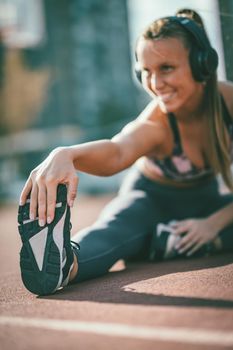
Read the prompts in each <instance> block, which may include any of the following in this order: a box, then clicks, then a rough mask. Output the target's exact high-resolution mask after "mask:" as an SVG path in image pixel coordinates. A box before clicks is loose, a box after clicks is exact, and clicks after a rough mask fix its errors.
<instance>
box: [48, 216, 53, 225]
mask: <svg viewBox="0 0 233 350" xmlns="http://www.w3.org/2000/svg"><path fill="white" fill-rule="evenodd" d="M51 222H52V219H51V217H50V216H48V217H47V223H48V224H51Z"/></svg>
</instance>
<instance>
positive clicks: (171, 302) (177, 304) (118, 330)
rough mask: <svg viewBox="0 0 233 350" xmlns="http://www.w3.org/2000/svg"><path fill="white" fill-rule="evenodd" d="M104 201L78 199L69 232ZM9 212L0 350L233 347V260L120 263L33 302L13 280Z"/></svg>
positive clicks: (1, 262) (3, 221)
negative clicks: (96, 277)
mask: <svg viewBox="0 0 233 350" xmlns="http://www.w3.org/2000/svg"><path fill="white" fill-rule="evenodd" d="M109 200H110V197H109V196H104V197H96V198H90V197H89V198H88V197H83V198H80V200H79V202H78V204H76V206H75V207H74V209H73V210H72V217H73V232H75V230H76V229H78V228H81V227H83V226H85V225H88V224H90V223H91V222H92V221H93V220H94V219H95V218H96V216H97V213H98V212H99V211H100V209H101V208H102V207H103V205H104V204H105V203H106V202H107V201H109ZM16 211H17V208H16V207H15V206H8V207H4V208H1V209H0V227H1V235H0V249H1V254H0V269H1V274H0V276H1V282H0V288H1V291H0V300H1V304H0V348H1V350H12V349H13V350H18V349H20V350H26V349H33V350H34V349H35V350H37V349H38V350H39V349H40V350H41V349H45V348H46V349H56V350H60V349H69V350H72V349H76V350H82V349H85V350H89V349H90V350H105V349H106V350H108V349H111V350H115V349H125V350H131V349H132V350H139V349H140V350H147V349H148V350H149V349H151V350H152V349H153V350H154V349H158V350H170V349H171V350H173V349H174V350H176V349H181V350H183V349H185V350H189V349H190V350H194V349H197V350H200V349H203V350H207V349H208V350H210V349H211V350H216V349H233V255H230V254H228V255H219V256H216V257H211V258H203V259H192V260H188V261H187V260H186V261H184V260H179V261H170V262H164V263H159V264H152V263H134V264H133V263H131V264H127V266H125V264H124V262H122V261H120V262H118V263H117V264H116V265H115V266H114V267H113V269H112V271H111V272H110V273H109V275H108V276H104V277H102V278H99V279H95V280H92V281H87V282H84V283H81V284H79V285H75V286H72V287H69V288H67V289H66V290H63V291H59V292H58V293H57V294H55V295H53V296H49V297H37V296H35V295H32V294H30V293H29V292H27V291H26V290H25V288H24V287H23V285H22V283H21V280H20V271H19V267H18V252H19V248H20V239H19V237H18V234H17V224H16ZM76 213H77V217H76V216H75V215H76ZM79 218H81V219H82V223H80V222H79V221H80V220H79Z"/></svg>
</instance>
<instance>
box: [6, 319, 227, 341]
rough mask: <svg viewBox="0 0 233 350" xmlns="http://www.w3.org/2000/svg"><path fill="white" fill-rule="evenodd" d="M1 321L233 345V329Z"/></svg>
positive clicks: (143, 337) (146, 338)
mask: <svg viewBox="0 0 233 350" xmlns="http://www.w3.org/2000/svg"><path fill="white" fill-rule="evenodd" d="M0 325H2V326H17V327H25V328H28V327H31V328H43V329H50V330H55V331H68V332H84V333H93V334H101V335H104V336H112V337H120V338H121V337H127V338H139V339H145V340H157V341H169V342H171V341H175V342H179V343H192V344H207V345H213V346H214V345H216V346H219V345H222V346H231V347H232V346H233V331H218V330H201V329H192V328H180V327H177V328H171V327H144V326H130V325H123V324H119V323H103V322H81V321H71V320H64V321H62V320H56V319H46V318H45V319H43V318H23V317H5V316H0Z"/></svg>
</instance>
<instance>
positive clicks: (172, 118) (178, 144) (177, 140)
mask: <svg viewBox="0 0 233 350" xmlns="http://www.w3.org/2000/svg"><path fill="white" fill-rule="evenodd" d="M168 120H169V124H170V127H171V129H172V132H173V136H174V140H175V145H176V147H177V148H178V150H179V152H181V151H182V147H181V141H180V133H179V129H178V125H177V122H176V117H175V116H174V114H173V113H169V114H168Z"/></svg>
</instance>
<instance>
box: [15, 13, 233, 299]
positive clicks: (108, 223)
mask: <svg viewBox="0 0 233 350" xmlns="http://www.w3.org/2000/svg"><path fill="white" fill-rule="evenodd" d="M136 57H137V65H136V74H137V77H138V79H139V80H140V82H141V83H142V86H143V88H144V89H145V90H146V91H147V92H148V93H149V94H150V96H151V97H152V101H151V103H149V105H148V106H147V107H146V108H145V109H144V110H143V111H142V113H141V114H140V115H139V116H138V117H137V118H136V119H135V120H134V121H133V122H131V123H130V124H128V125H126V127H125V128H124V129H123V130H122V131H121V132H119V134H117V135H115V136H114V137H113V138H112V139H111V140H98V141H94V142H88V143H84V144H80V145H75V146H72V147H62V148H56V149H55V150H54V151H52V152H51V154H50V155H49V156H48V157H47V158H46V159H45V160H44V161H43V162H42V163H41V164H40V165H38V167H37V168H36V169H34V170H33V171H32V172H31V174H30V176H29V178H28V180H27V182H26V184H25V187H24V189H23V191H22V194H21V199H20V202H21V203H20V207H19V232H20V234H21V237H22V242H23V246H22V249H21V252H20V266H21V273H22V279H23V282H24V284H25V286H26V288H27V289H28V290H30V291H31V292H33V293H35V294H40V295H43V294H50V293H54V292H55V291H56V290H57V289H59V288H61V287H63V286H65V285H67V284H68V283H78V282H80V281H83V280H86V279H90V278H95V277H98V276H101V275H103V274H105V273H107V272H108V270H109V269H110V267H111V266H112V265H113V264H114V263H115V262H116V261H117V260H118V259H130V258H135V257H137V258H142V259H150V260H156V259H159V258H164V257H176V256H184V257H186V256H195V255H203V254H210V253H212V252H215V251H217V250H223V251H227V250H229V251H232V250H233V195H232V193H231V192H232V189H233V183H232V176H231V171H230V166H231V162H232V160H233V152H232V151H233V144H232V143H233V84H232V83H230V82H221V83H220V82H218V81H217V77H216V69H217V65H218V55H217V53H216V51H215V50H214V49H213V48H212V47H211V45H210V42H209V40H208V38H207V36H206V33H205V29H204V27H203V24H202V21H201V19H200V17H199V15H198V14H197V13H195V12H194V11H191V10H181V11H179V12H178V13H177V14H176V16H172V17H167V18H162V19H159V20H156V21H155V22H153V23H152V24H151V25H149V26H148V28H146V30H145V31H144V32H143V33H142V35H141V36H140V37H139V38H138V41H137V44H136ZM133 164H134V167H132V170H131V171H130V173H129V175H128V176H127V178H126V179H125V181H124V183H123V185H122V187H121V189H120V191H119V194H118V196H117V197H116V198H115V199H114V200H113V201H112V202H111V203H110V204H108V206H107V207H106V208H105V209H104V211H103V212H102V213H101V215H100V217H99V218H98V220H97V221H96V223H94V224H93V225H92V226H91V227H87V228H86V229H84V230H82V231H81V232H79V233H77V234H76V235H75V236H73V237H72V241H70V227H69V226H70V225H69V219H70V217H69V214H70V207H72V205H73V201H74V199H75V197H76V189H77V183H78V176H77V170H78V171H79V170H80V171H82V172H86V173H90V174H94V175H100V176H110V175H112V174H115V173H117V172H120V171H121V170H123V169H126V168H129V167H130V166H131V165H133ZM218 174H221V175H222V177H223V180H224V182H225V184H226V186H227V187H228V188H229V190H230V191H229V194H225V195H223V194H221V193H220V192H219V188H218V182H217V179H216V176H217V175H218ZM80 220H81V218H80ZM171 237H173V239H172V240H171ZM161 242H162V243H161ZM168 242H169V251H168ZM171 242H173V243H172V244H171Z"/></svg>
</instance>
